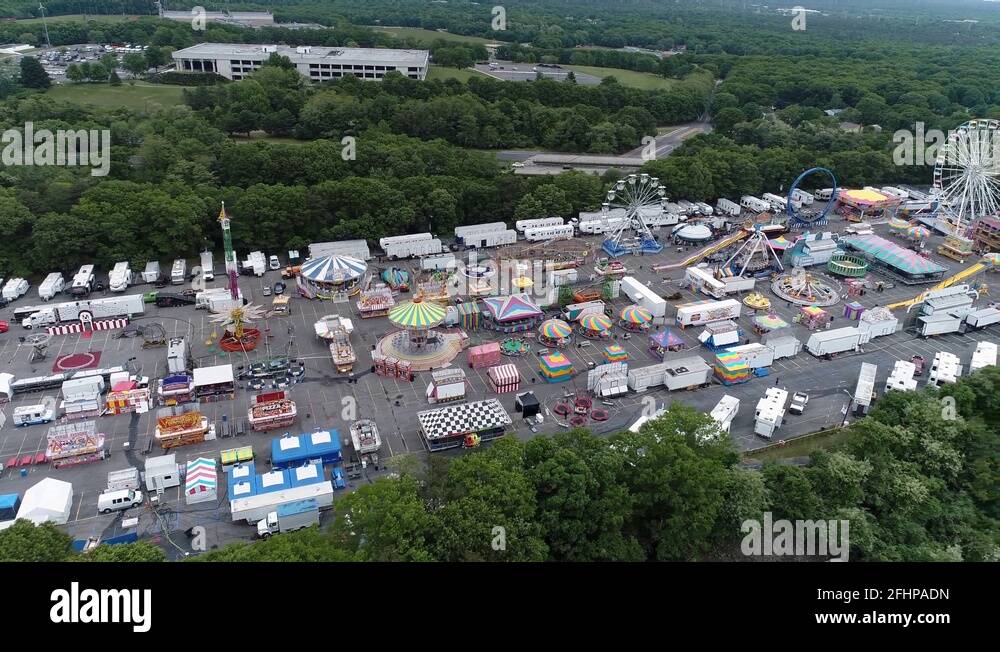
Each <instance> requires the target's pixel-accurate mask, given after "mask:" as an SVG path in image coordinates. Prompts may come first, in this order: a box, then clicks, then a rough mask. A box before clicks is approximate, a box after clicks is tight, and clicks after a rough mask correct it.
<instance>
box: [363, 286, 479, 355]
mask: <svg viewBox="0 0 1000 652" xmlns="http://www.w3.org/2000/svg"><path fill="white" fill-rule="evenodd" d="M445 315H446V311H445V308H444V307H443V306H442V305H441V304H439V303H437V302H435V301H428V300H426V299H425V298H424V297H423V295H419V294H418V295H417V296H415V297H413V299H412V300H411V301H406V302H404V303H400V304H397V305H396V306H395V307H393V308H392V309H391V310H390V311H389V322H390V323H391V324H392V325H393V326H394V327H395V328H396V329H397V330H395V331H393V332H392V333H389V334H388V335H386V336H385V337H383V338H382V339H381V340H379V342H378V344H376V345H375V351H374V353H373V357H374V358H375V359H376V360H377V359H378V357H379V356H381V357H382V358H383V359H386V360H391V361H393V363H394V364H398V363H400V362H402V363H404V364H405V365H406V366H407V367H408V368H409V369H411V370H412V371H429V370H431V369H439V368H441V367H444V366H447V365H448V364H449V363H450V362H451V361H452V360H454V359H455V357H456V356H457V355H458V354H459V353H460V352H461V351H462V349H463V348H464V346H465V344H466V342H467V340H468V336H467V335H466V334H465V333H464V332H462V331H459V332H457V333H456V332H448V331H444V330H440V331H439V330H435V329H436V328H437V327H438V326H440V325H441V324H442V323H443V322H444V319H445Z"/></svg>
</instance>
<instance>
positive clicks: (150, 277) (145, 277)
mask: <svg viewBox="0 0 1000 652" xmlns="http://www.w3.org/2000/svg"><path fill="white" fill-rule="evenodd" d="M158 280H160V261H158V260H151V261H149V262H148V263H146V269H145V270H143V272H142V282H143V283H156V282H157V281H158Z"/></svg>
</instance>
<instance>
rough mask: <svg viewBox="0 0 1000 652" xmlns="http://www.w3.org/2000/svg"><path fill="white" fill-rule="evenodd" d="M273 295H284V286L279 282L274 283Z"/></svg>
mask: <svg viewBox="0 0 1000 652" xmlns="http://www.w3.org/2000/svg"><path fill="white" fill-rule="evenodd" d="M274 293H275V294H284V293H285V284H284V283H282V282H281V281H278V282H277V283H275V284H274Z"/></svg>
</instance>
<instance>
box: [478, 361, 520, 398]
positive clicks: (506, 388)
mask: <svg viewBox="0 0 1000 652" xmlns="http://www.w3.org/2000/svg"><path fill="white" fill-rule="evenodd" d="M486 377H487V379H488V380H489V383H490V389H492V390H493V391H494V392H496V393H497V394H504V393H506V392H516V391H517V390H518V389H520V388H521V374H520V373H518V371H517V366H516V365H514V364H513V363H511V364H502V365H497V366H496V367H490V368H489V369H487V370H486Z"/></svg>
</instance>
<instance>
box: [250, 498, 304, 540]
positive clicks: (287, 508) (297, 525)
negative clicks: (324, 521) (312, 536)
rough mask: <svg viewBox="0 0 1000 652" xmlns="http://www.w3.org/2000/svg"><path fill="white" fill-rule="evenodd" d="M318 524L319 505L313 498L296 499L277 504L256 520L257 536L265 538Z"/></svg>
mask: <svg viewBox="0 0 1000 652" xmlns="http://www.w3.org/2000/svg"><path fill="white" fill-rule="evenodd" d="M317 524H319V505H318V504H317V503H316V500H315V499H312V498H309V499H307V500H298V501H295V502H294V503H286V504H284V505H278V509H276V510H274V511H273V512H268V513H267V516H265V517H264V518H263V519H261V520H260V521H258V522H257V536H259V537H260V538H261V539H266V538H268V537H269V536H271V535H272V534H278V533H280V532H293V531H295V530H301V529H302V528H306V527H309V526H310V525H317Z"/></svg>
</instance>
